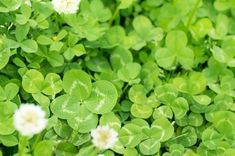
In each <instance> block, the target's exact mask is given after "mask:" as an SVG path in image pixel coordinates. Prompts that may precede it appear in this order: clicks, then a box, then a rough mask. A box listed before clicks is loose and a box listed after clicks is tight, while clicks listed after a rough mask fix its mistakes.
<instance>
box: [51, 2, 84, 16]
mask: <svg viewBox="0 0 235 156" xmlns="http://www.w3.org/2000/svg"><path fill="white" fill-rule="evenodd" d="M80 1H81V0H52V1H51V3H52V5H53V7H54V9H55V11H56V12H58V13H59V14H62V13H64V14H74V13H76V12H77V11H78V8H79V4H80Z"/></svg>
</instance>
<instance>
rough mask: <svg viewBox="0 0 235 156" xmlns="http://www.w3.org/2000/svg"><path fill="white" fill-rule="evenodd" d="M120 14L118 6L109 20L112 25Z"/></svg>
mask: <svg viewBox="0 0 235 156" xmlns="http://www.w3.org/2000/svg"><path fill="white" fill-rule="evenodd" d="M118 14H119V7H117V8H116V9H115V11H114V13H113V16H112V18H111V19H110V21H109V25H110V26H111V25H112V23H113V20H114V19H115V18H116V17H117V15H118Z"/></svg>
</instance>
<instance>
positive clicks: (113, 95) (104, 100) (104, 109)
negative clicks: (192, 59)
mask: <svg viewBox="0 0 235 156" xmlns="http://www.w3.org/2000/svg"><path fill="white" fill-rule="evenodd" d="M117 98H118V93H117V89H116V88H115V86H114V85H113V84H112V83H111V82H109V81H106V80H99V81H96V82H95V83H93V88H92V91H91V95H90V96H89V98H88V99H86V100H85V101H84V105H85V106H86V107H87V109H88V110H90V111H91V112H93V113H96V114H105V113H108V112H110V111H111V110H112V109H113V108H114V106H115V105H116V102H117Z"/></svg>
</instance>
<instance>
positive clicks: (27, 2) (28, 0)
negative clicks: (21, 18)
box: [23, 0, 32, 7]
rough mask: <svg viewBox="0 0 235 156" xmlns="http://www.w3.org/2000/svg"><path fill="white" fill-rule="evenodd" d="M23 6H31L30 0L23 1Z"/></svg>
mask: <svg viewBox="0 0 235 156" xmlns="http://www.w3.org/2000/svg"><path fill="white" fill-rule="evenodd" d="M23 2H24V4H26V5H28V6H30V7H31V6H32V3H31V1H30V0H23Z"/></svg>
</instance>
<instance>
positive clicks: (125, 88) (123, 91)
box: [118, 83, 129, 101]
mask: <svg viewBox="0 0 235 156" xmlns="http://www.w3.org/2000/svg"><path fill="white" fill-rule="evenodd" d="M128 87H129V83H127V84H126V86H125V87H124V88H123V90H122V93H121V94H120V96H119V99H118V101H120V100H121V99H122V96H123V95H124V93H125V92H126V90H127V88H128Z"/></svg>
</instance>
